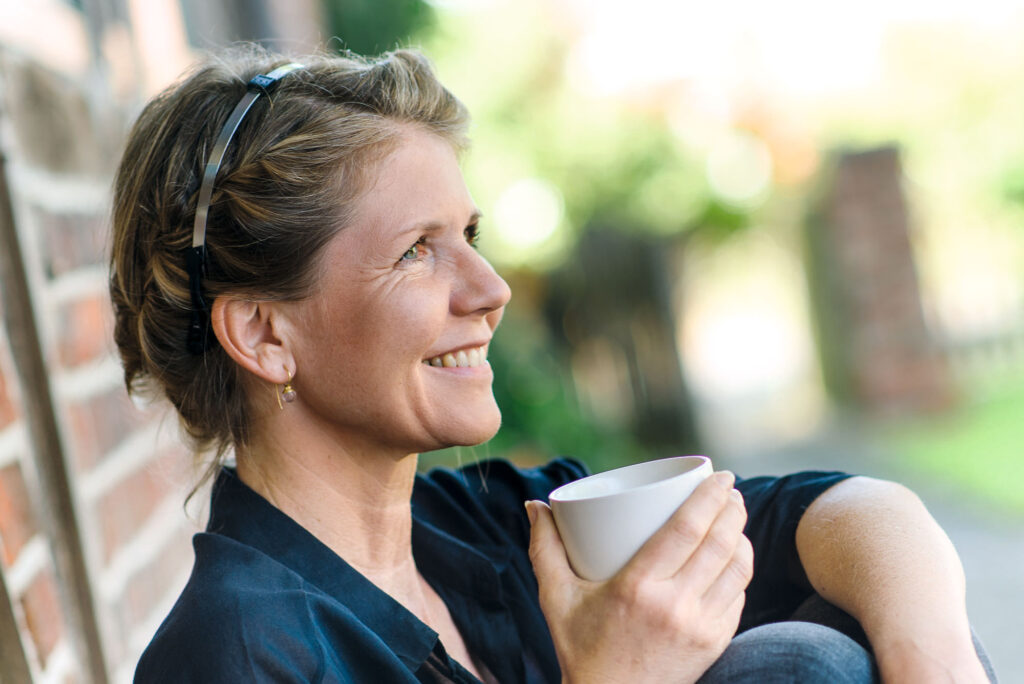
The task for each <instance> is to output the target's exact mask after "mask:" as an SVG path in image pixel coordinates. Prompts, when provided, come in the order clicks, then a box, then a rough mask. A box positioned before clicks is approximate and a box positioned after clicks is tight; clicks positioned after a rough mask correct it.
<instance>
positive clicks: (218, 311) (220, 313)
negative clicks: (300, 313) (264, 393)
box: [210, 296, 295, 384]
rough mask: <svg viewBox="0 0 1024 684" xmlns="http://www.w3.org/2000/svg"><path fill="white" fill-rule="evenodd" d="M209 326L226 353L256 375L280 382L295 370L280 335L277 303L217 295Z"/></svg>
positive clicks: (285, 380) (280, 319)
mask: <svg viewBox="0 0 1024 684" xmlns="http://www.w3.org/2000/svg"><path fill="white" fill-rule="evenodd" d="M210 325H211V326H212V327H213V333H214V334H215V335H216V336H217V340H218V341H219V342H220V346H221V347H223V348H224V351H226V352H227V353H228V356H230V357H231V358H232V359H233V360H234V362H235V363H237V364H238V365H239V366H241V367H242V368H244V369H246V370H247V371H249V372H250V373H252V374H253V375H255V376H256V377H259V378H262V379H264V380H266V381H268V382H272V383H275V384H283V383H285V382H288V380H289V379H290V377H291V374H292V373H294V372H295V359H294V357H293V356H292V353H291V350H290V349H289V348H288V345H287V343H286V342H285V339H286V338H287V337H286V336H285V335H282V334H281V333H282V328H284V327H286V324H285V322H284V318H283V316H281V315H280V311H279V310H278V306H277V302H264V301H260V302H256V301H252V300H248V299H237V298H233V297H226V296H222V297H217V298H216V299H215V300H213V307H212V308H211V309H210Z"/></svg>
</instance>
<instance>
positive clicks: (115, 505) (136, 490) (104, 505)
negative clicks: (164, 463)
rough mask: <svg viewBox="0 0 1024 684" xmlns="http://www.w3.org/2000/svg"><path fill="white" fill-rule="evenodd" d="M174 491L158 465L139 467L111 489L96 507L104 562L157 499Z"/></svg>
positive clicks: (130, 534)
mask: <svg viewBox="0 0 1024 684" xmlns="http://www.w3.org/2000/svg"><path fill="white" fill-rule="evenodd" d="M177 491H179V487H178V485H177V483H175V482H173V481H172V480H171V478H170V477H168V475H166V474H165V473H163V472H161V469H160V468H159V467H149V468H141V469H140V470H138V471H137V472H135V473H132V474H131V475H129V476H128V477H127V478H125V479H124V480H122V481H121V482H119V483H118V484H117V485H116V486H115V487H113V488H111V489H110V490H109V491H108V492H107V493H106V494H105V495H104V496H103V497H102V498H101V499H100V501H99V502H98V504H97V506H96V508H97V511H96V512H97V515H98V517H99V524H100V529H101V530H102V534H103V562H104V563H107V562H109V561H110V559H111V558H112V557H113V555H114V553H115V552H116V551H117V549H118V548H120V547H121V546H123V545H124V544H126V543H128V542H129V541H130V540H131V538H132V537H133V536H134V534H135V532H136V531H138V529H139V528H140V527H141V526H142V525H143V524H145V522H146V519H147V518H148V517H149V515H150V514H151V513H152V512H153V510H154V509H155V508H156V507H157V506H158V505H159V504H160V502H161V501H163V500H164V498H165V497H166V496H167V495H168V494H170V493H172V492H177Z"/></svg>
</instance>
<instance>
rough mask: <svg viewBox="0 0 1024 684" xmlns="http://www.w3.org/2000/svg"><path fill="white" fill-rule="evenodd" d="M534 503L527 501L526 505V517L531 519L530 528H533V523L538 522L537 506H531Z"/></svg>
mask: <svg viewBox="0 0 1024 684" xmlns="http://www.w3.org/2000/svg"><path fill="white" fill-rule="evenodd" d="M532 503H533V502H532V501H527V502H526V503H525V504H524V505H525V506H526V517H527V518H529V519H530V527H533V523H535V522H536V521H537V505H536V504H534V505H533V506H531V505H530V504H532Z"/></svg>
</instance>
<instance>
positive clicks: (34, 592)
mask: <svg viewBox="0 0 1024 684" xmlns="http://www.w3.org/2000/svg"><path fill="white" fill-rule="evenodd" d="M21 606H22V608H23V609H24V611H25V622H26V624H27V625H28V631H29V633H30V634H31V635H32V641H33V642H34V643H35V645H36V652H37V653H38V654H39V665H40V666H41V667H46V660H47V658H49V657H50V654H51V653H52V652H53V647H54V646H56V645H57V642H58V641H60V637H61V635H62V634H63V633H64V618H63V614H62V613H61V608H60V599H59V597H58V594H57V584H56V582H55V581H54V579H53V575H52V574H51V573H50V571H49V570H43V571H42V572H40V573H39V574H38V575H37V576H36V578H35V579H34V580H32V583H31V584H30V585H29V586H28V589H26V590H25V594H24V595H23V596H22V597H21Z"/></svg>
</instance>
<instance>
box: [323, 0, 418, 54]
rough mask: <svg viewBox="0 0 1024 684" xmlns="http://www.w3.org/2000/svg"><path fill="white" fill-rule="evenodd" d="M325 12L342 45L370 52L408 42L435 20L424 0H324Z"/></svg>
mask: <svg viewBox="0 0 1024 684" xmlns="http://www.w3.org/2000/svg"><path fill="white" fill-rule="evenodd" d="M324 12H325V14H326V18H327V29H328V31H330V33H331V35H332V36H333V37H336V38H338V39H340V40H341V43H342V47H343V48H345V49H348V50H352V51H353V52H358V53H360V54H366V55H372V54H377V53H380V52H383V51H385V50H391V49H393V48H395V47H396V46H398V45H405V44H408V43H410V42H411V41H412V39H413V38H414V37H415V36H418V35H420V34H421V32H423V31H425V30H427V29H428V28H429V27H430V26H431V25H432V24H433V22H434V12H433V9H432V8H431V6H430V5H428V4H427V3H426V2H424V0H324Z"/></svg>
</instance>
